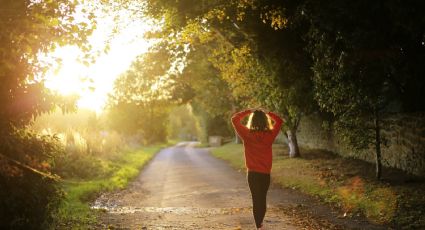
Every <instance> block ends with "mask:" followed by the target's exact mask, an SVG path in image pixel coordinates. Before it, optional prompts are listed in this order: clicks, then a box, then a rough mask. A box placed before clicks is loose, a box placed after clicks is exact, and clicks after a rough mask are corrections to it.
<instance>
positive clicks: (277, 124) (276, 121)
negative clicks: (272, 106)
mask: <svg viewBox="0 0 425 230" xmlns="http://www.w3.org/2000/svg"><path fill="white" fill-rule="evenodd" d="M267 115H269V116H270V118H271V119H272V120H273V121H274V125H273V129H272V133H273V135H274V136H277V134H278V133H279V131H280V128H281V127H282V124H283V120H282V118H280V117H279V116H278V115H277V114H275V113H273V112H268V113H267Z"/></svg>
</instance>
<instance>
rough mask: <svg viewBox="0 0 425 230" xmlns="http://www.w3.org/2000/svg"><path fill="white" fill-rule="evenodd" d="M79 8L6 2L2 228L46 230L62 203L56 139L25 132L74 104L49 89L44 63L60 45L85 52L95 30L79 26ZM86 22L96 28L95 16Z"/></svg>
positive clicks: (0, 18)
mask: <svg viewBox="0 0 425 230" xmlns="http://www.w3.org/2000/svg"><path fill="white" fill-rule="evenodd" d="M77 3H78V2H77V1H66V0H59V1H14V0H4V1H2V2H1V10H0V11H1V15H0V24H1V30H0V79H1V86H0V108H1V110H0V134H1V136H2V138H1V140H0V154H1V155H0V158H1V159H2V160H1V161H0V183H1V187H2V189H1V192H0V193H1V202H2V204H1V211H0V213H1V214H0V216H1V220H0V222H1V224H2V227H5V228H8V229H28V228H31V229H44V227H43V223H45V222H49V221H50V220H51V218H50V213H51V212H52V211H54V210H55V208H56V207H57V203H58V199H59V198H60V197H61V192H60V190H59V189H58V188H57V186H56V181H55V179H54V178H55V177H53V176H51V166H52V163H53V158H54V156H56V155H58V154H60V153H61V151H62V150H61V148H60V145H59V144H58V143H57V138H55V137H52V136H48V135H38V134H35V133H33V132H30V131H28V129H27V128H26V126H27V125H28V124H29V123H30V121H31V120H32V119H33V118H34V117H36V116H38V115H40V114H41V113H43V112H46V111H49V110H51V109H52V108H54V107H55V106H61V107H66V108H69V107H70V104H71V105H72V103H73V102H75V101H74V100H69V98H62V97H58V96H57V95H54V94H52V93H51V92H49V91H48V90H47V89H45V88H44V83H43V81H42V79H43V74H44V73H45V72H46V70H47V68H48V67H49V66H48V65H47V64H46V63H42V62H41V61H40V60H39V57H40V55H42V54H44V53H47V52H49V51H52V50H54V48H55V47H56V46H58V45H65V44H67V45H78V46H81V47H82V48H86V46H85V41H86V39H87V35H88V34H89V33H90V32H91V29H92V28H93V27H92V26H91V25H88V24H87V23H82V22H77V21H76V20H74V16H73V15H74V13H75V12H76V10H77V7H76V5H77ZM84 17H86V18H87V22H91V23H92V22H93V21H92V20H91V19H92V18H91V16H90V14H86V15H85V16H84ZM92 25H94V24H92ZM71 107H72V106H71Z"/></svg>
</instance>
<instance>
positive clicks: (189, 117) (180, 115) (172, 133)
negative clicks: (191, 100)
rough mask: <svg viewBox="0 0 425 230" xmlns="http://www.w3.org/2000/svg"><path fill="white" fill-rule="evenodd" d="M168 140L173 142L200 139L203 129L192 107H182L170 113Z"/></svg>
mask: <svg viewBox="0 0 425 230" xmlns="http://www.w3.org/2000/svg"><path fill="white" fill-rule="evenodd" d="M168 120H169V125H168V138H169V139H172V140H193V139H199V138H200V135H201V128H200V124H199V120H198V119H197V118H196V117H195V115H194V114H193V112H192V107H191V106H190V105H181V106H178V107H175V108H174V109H172V110H171V111H170V115H169V118H168Z"/></svg>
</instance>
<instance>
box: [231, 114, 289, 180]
mask: <svg viewBox="0 0 425 230" xmlns="http://www.w3.org/2000/svg"><path fill="white" fill-rule="evenodd" d="M250 113H251V111H250V110H245V111H242V112H238V113H235V114H233V116H232V124H233V127H234V128H235V130H236V132H237V133H238V135H239V137H240V138H241V139H242V141H243V145H244V148H245V165H246V167H247V169H248V171H254V172H260V173H270V172H271V169H272V144H273V141H274V139H275V138H276V136H277V134H278V133H279V131H280V128H281V126H282V123H283V120H282V119H281V118H280V117H279V116H278V115H276V114H274V113H272V112H268V113H267V115H269V117H270V118H271V119H273V120H274V122H275V123H274V125H273V129H272V130H270V131H265V132H251V131H250V130H249V129H248V128H247V127H246V126H244V125H242V124H241V120H242V119H243V118H244V117H245V116H247V115H248V114H250Z"/></svg>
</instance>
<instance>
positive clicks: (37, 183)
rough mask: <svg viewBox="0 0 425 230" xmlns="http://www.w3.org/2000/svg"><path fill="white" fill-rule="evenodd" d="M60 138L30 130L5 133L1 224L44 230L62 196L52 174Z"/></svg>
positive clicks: (0, 163)
mask: <svg viewBox="0 0 425 230" xmlns="http://www.w3.org/2000/svg"><path fill="white" fill-rule="evenodd" d="M60 151H61V149H60V147H59V145H58V142H57V139H56V138H55V137H52V136H41V135H37V134H34V133H32V132H30V131H28V130H24V129H19V130H18V129H16V130H11V131H9V132H5V131H3V132H2V138H1V140H0V155H1V156H0V187H1V190H0V223H1V224H2V227H3V228H5V229H44V228H45V224H46V223H47V222H49V221H50V220H51V218H52V217H51V213H53V212H54V210H56V209H57V207H58V204H59V201H60V199H61V197H62V195H63V193H62V190H61V189H60V188H59V187H58V183H57V178H56V177H54V176H52V174H51V173H50V164H51V162H52V158H53V156H55V155H57V154H58V153H59V152H60Z"/></svg>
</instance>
